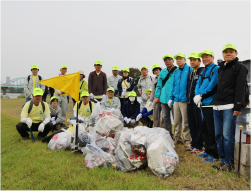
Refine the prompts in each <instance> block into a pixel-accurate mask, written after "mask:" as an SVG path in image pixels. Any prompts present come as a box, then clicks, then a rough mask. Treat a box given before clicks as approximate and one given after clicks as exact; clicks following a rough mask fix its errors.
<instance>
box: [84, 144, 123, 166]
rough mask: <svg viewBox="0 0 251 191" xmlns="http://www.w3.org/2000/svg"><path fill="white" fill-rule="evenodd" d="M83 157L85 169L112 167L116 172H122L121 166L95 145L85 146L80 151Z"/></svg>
mask: <svg viewBox="0 0 251 191" xmlns="http://www.w3.org/2000/svg"><path fill="white" fill-rule="evenodd" d="M82 151H83V153H84V154H86V156H85V166H86V167H87V168H94V167H97V166H98V167H102V166H107V167H113V168H116V169H117V170H123V167H122V166H121V164H120V163H119V162H118V161H117V160H116V159H115V157H114V156H112V155H111V154H109V153H106V152H104V151H103V150H102V149H100V148H98V147H97V146H95V145H90V144H87V145H86V147H85V148H83V149H82Z"/></svg>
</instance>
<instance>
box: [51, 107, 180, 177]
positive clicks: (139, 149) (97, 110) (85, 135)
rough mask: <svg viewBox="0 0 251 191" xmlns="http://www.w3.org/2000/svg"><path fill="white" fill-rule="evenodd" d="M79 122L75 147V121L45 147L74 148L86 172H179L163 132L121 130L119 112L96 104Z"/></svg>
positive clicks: (121, 118)
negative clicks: (86, 169)
mask: <svg viewBox="0 0 251 191" xmlns="http://www.w3.org/2000/svg"><path fill="white" fill-rule="evenodd" d="M82 122H83V123H79V124H78V129H79V130H78V145H75V133H76V120H71V121H70V124H71V125H70V126H69V127H68V128H67V129H63V131H62V129H61V130H60V131H58V133H55V134H54V135H52V137H51V139H50V140H49V144H48V147H49V148H50V149H51V150H65V149H75V148H76V146H77V148H78V150H79V151H81V152H82V153H83V157H84V161H85V166H86V167H87V168H94V167H103V166H106V167H110V168H114V169H117V170H119V171H125V172H126V171H131V170H136V169H141V168H146V167H147V166H148V167H149V168H150V169H151V171H152V172H153V173H154V174H155V175H157V176H159V177H161V178H166V177H167V176H169V175H171V174H172V173H173V172H174V171H175V169H176V168H178V165H179V157H178V155H177V153H176V152H175V150H174V147H175V146H174V142H173V140H172V138H171V136H170V134H169V132H168V131H167V130H165V129H164V128H160V127H157V128H148V127H145V126H137V127H135V128H133V129H128V128H127V127H124V124H123V116H122V115H121V112H120V110H118V109H103V108H102V107H101V106H100V104H99V103H97V104H96V106H95V107H94V110H93V113H92V115H91V116H90V117H89V118H88V119H82Z"/></svg>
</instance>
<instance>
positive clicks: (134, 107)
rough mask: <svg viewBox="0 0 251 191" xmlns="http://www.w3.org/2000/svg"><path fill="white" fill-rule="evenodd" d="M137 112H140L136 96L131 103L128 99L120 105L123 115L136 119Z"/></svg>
mask: <svg viewBox="0 0 251 191" xmlns="http://www.w3.org/2000/svg"><path fill="white" fill-rule="evenodd" d="M139 113H140V104H139V102H138V101H137V97H136V99H135V101H134V103H133V104H131V102H130V101H126V102H124V104H123V107H122V115H123V117H127V118H131V119H136V117H137V116H138V114H139Z"/></svg>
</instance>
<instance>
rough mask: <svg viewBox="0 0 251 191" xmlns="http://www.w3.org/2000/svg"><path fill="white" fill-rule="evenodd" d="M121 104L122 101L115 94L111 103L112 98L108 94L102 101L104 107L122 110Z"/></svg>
mask: <svg viewBox="0 0 251 191" xmlns="http://www.w3.org/2000/svg"><path fill="white" fill-rule="evenodd" d="M120 104H121V103H120V100H119V98H117V97H115V96H113V98H112V102H111V103H110V100H109V98H108V96H107V95H106V96H105V98H103V99H102V101H101V106H102V107H103V108H114V109H119V110H120Z"/></svg>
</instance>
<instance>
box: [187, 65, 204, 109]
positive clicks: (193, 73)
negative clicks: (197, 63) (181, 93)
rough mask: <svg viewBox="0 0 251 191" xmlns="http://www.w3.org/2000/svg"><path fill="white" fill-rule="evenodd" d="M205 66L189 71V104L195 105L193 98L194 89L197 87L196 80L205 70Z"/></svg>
mask: <svg viewBox="0 0 251 191" xmlns="http://www.w3.org/2000/svg"><path fill="white" fill-rule="evenodd" d="M204 69H205V68H204V67H200V68H198V70H193V71H191V72H190V73H189V75H188V78H187V104H191V105H195V103H194V101H193V98H194V95H195V93H194V91H195V87H196V82H197V80H198V79H199V77H200V73H201V72H202V71H203V70H204Z"/></svg>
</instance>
